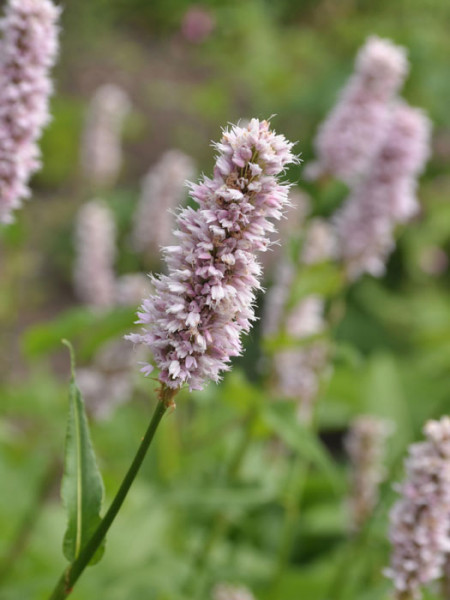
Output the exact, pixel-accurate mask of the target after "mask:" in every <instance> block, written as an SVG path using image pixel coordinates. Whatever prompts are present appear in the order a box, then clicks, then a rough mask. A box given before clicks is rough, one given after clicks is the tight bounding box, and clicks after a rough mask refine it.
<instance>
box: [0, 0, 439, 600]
mask: <svg viewBox="0 0 450 600" xmlns="http://www.w3.org/2000/svg"><path fill="white" fill-rule="evenodd" d="M62 4H63V8H64V12H63V18H62V21H63V25H62V36H61V44H62V54H61V59H60V62H59V65H58V67H57V69H56V72H55V82H56V90H57V93H56V96H55V97H54V99H53V102H52V113H53V122H52V124H51V125H50V127H49V128H48V129H47V131H46V133H45V135H44V138H43V141H42V148H43V153H44V168H43V169H42V171H41V172H40V173H39V174H38V175H37V176H36V177H35V179H34V182H33V187H34V198H33V200H32V201H31V202H29V203H27V204H26V206H25V207H24V209H23V210H21V211H20V212H19V213H18V214H17V222H16V223H15V224H14V225H12V226H10V227H8V228H6V229H4V230H2V231H0V277H1V294H0V340H1V344H0V411H1V412H0V481H1V482H2V483H1V493H0V532H1V534H0V600H16V599H17V600H24V599H28V598H39V599H41V598H42V599H44V598H47V596H48V595H49V593H50V590H51V589H52V587H53V585H54V583H55V581H56V578H57V577H58V576H59V574H60V571H61V569H62V568H63V566H64V564H65V561H64V559H63V556H62V552H61V545H62V537H63V533H64V530H65V515H64V511H63V509H62V507H61V504H60V501H59V473H60V470H61V462H60V461H61V460H62V456H63V445H64V436H65V421H66V416H67V410H68V401H67V389H68V378H69V358H68V355H67V351H66V349H65V348H64V347H63V346H62V345H61V344H60V339H61V338H62V337H67V338H69V339H70V340H71V341H72V342H73V344H74V346H75V348H76V351H77V357H78V362H79V364H80V365H82V364H88V363H89V361H90V360H91V359H92V357H93V356H94V354H95V352H96V350H97V349H98V348H99V347H100V345H101V344H102V343H103V342H104V341H106V340H107V339H112V338H114V337H117V336H120V335H122V334H123V333H125V332H127V331H128V330H129V329H130V328H131V327H132V324H133V321H134V311H133V310H128V309H121V310H117V311H114V312H113V313H112V314H107V315H102V316H98V315H92V314H91V313H90V312H89V311H88V310H87V309H85V308H83V307H82V306H80V305H79V304H78V302H77V300H76V299H75V297H74V292H73V289H72V264H73V245H72V229H73V219H74V216H75V214H76V211H77V210H78V208H79V207H80V206H81V204H82V203H83V202H85V201H86V200H88V199H90V198H89V196H88V195H87V191H86V190H85V189H84V188H83V186H82V185H81V184H80V178H79V171H80V169H79V149H80V135H81V128H82V123H83V117H84V114H85V110H86V106H87V102H88V100H89V98H90V97H91V95H92V93H93V92H94V90H95V89H96V88H97V87H98V86H99V85H100V84H102V83H108V82H115V83H118V84H120V85H122V86H123V87H124V88H125V89H126V90H127V91H128V93H129V94H130V96H131V98H132V102H133V111H132V114H131V116H130V117H129V118H128V119H127V122H126V128H125V138H124V153H125V164H124V167H123V170H122V173H121V177H120V180H119V183H118V185H117V186H116V187H115V189H114V190H112V191H110V192H108V193H107V194H106V196H105V200H106V201H107V203H108V204H109V205H110V207H111V208H112V210H113V211H114V214H115V217H116V222H117V225H118V230H119V255H118V259H117V263H116V267H117V271H118V273H119V274H121V273H126V272H131V271H145V270H146V268H147V267H146V265H145V263H144V262H143V261H142V259H140V258H139V257H137V256H136V255H135V254H134V253H133V252H132V251H131V245H130V240H129V230H130V223H131V219H132V216H133V211H134V208H135V206H136V203H137V200H138V197H139V180H140V178H141V177H142V176H143V175H144V174H145V172H146V171H147V169H148V168H149V166H150V165H151V164H152V163H154V162H155V161H156V160H157V159H158V158H159V156H160V155H161V154H162V152H163V151H164V150H166V149H168V148H172V147H177V148H179V149H181V150H183V151H184V152H186V153H187V154H189V155H191V156H193V157H194V158H195V160H196V161H197V162H198V165H199V171H200V172H201V171H204V172H205V173H209V172H210V171H211V168H212V164H213V152H212V151H211V148H210V146H209V143H210V140H211V139H214V140H216V139H218V137H219V136H220V127H222V126H224V125H226V124H227V123H228V122H235V121H237V120H239V119H240V118H248V117H251V116H256V117H259V118H265V117H269V116H270V115H276V116H275V117H274V118H273V125H274V127H275V129H276V130H277V131H279V132H281V133H284V134H285V135H286V136H287V137H288V138H289V139H291V140H297V139H298V140H299V143H298V145H297V148H298V151H299V152H300V153H301V154H302V158H303V159H304V160H305V162H307V161H308V160H309V159H310V158H311V157H312V139H313V136H314V133H315V131H316V128H317V125H318V124H319V123H320V121H321V120H322V119H323V117H324V116H325V114H326V113H327V111H328V110H329V109H330V108H331V106H332V105H333V103H334V101H335V98H336V93H337V92H338V90H339V89H340V88H341V87H342V85H343V84H344V82H345V81H346V79H347V77H348V75H349V74H350V73H351V70H352V63H353V59H354V56H355V53H356V51H357V49H358V48H359V47H360V46H361V44H362V43H363V42H364V40H365V38H366V37H367V36H368V35H369V34H378V35H380V36H385V37H389V38H391V39H392V40H393V41H395V42H396V43H398V44H402V45H404V46H406V47H407V48H408V50H409V58H410V62H411V73H410V76H409V78H408V79H407V82H406V86H405V89H404V92H403V95H404V96H405V97H406V99H407V100H408V101H409V102H410V103H411V104H412V105H414V106H420V107H422V108H424V109H425V110H426V111H427V112H428V113H429V115H430V117H431V119H432V121H433V124H434V135H433V156H432V159H431V160H430V162H429V165H428V168H427V171H426V173H425V175H424V176H423V178H422V180H421V186H420V191H419V196H420V199H421V203H422V206H423V213H422V215H421V216H420V218H418V219H417V220H416V221H415V222H414V223H412V224H411V225H409V226H408V227H407V228H405V229H404V230H403V231H401V232H399V242H398V246H397V249H396V251H395V252H394V254H393V255H392V256H391V258H390V261H389V264H388V270H387V273H386V276H385V277H384V278H382V279H380V280H376V279H374V278H371V277H369V276H366V277H363V278H362V279H360V280H359V281H358V282H357V283H355V284H354V285H353V286H351V287H350V288H349V289H348V290H346V292H345V298H343V299H342V301H343V303H344V304H345V312H343V318H342V319H341V320H339V321H338V322H337V323H336V324H335V325H334V326H333V329H332V338H333V340H334V343H335V351H334V358H333V372H332V375H331V379H330V381H329V382H328V383H327V385H326V386H324V389H323V391H322V393H321V397H320V398H319V402H318V408H317V428H318V431H319V433H320V436H319V437H320V443H317V442H316V441H315V440H314V437H313V436H311V435H310V434H308V432H306V431H304V430H303V429H302V427H300V426H297V425H296V424H295V420H294V419H292V418H291V415H290V413H289V411H290V410H291V408H292V407H290V406H284V405H282V404H277V403H275V404H274V402H273V397H272V396H271V395H270V393H269V390H268V386H267V385H266V381H267V380H266V376H267V374H266V373H265V372H264V366H262V367H261V365H264V362H261V353H262V351H261V344H260V338H259V333H258V331H259V330H258V327H256V329H255V330H254V331H253V332H252V333H251V334H250V335H249V336H248V337H247V339H246V347H247V349H246V354H245V356H244V357H243V358H242V359H239V360H236V361H235V364H234V368H233V370H232V372H231V373H230V374H228V375H227V376H226V377H225V380H224V382H223V383H222V384H221V385H220V386H215V385H210V386H209V387H208V388H207V389H206V390H205V391H204V392H201V393H199V392H196V393H194V394H192V395H189V394H187V393H185V392H182V393H181V394H180V395H179V396H178V399H177V409H176V411H175V412H173V413H172V414H171V415H169V416H168V417H167V418H166V419H165V420H164V422H163V424H162V426H161V428H160V430H159V431H158V435H157V438H156V441H155V446H154V447H153V448H152V450H151V452H150V454H149V456H148V457H147V459H146V462H145V464H144V467H143V469H142V472H141V474H140V475H139V477H138V480H137V481H136V483H135V485H134V486H133V488H132V491H131V493H130V495H129V497H128V499H127V501H126V503H125V506H124V508H123V510H122V511H121V514H120V516H119V518H118V519H117V522H116V523H115V524H114V526H113V528H112V530H111V531H110V533H109V535H108V539H107V546H106V553H105V556H104V558H103V560H102V562H101V563H100V564H99V566H97V567H96V568H95V569H92V570H91V569H89V570H88V571H87V572H86V573H85V575H84V576H83V578H82V579H81V580H80V582H79V583H78V585H77V588H76V589H75V591H74V593H73V598H74V600H84V599H86V600H87V599H88V598H89V599H90V598H99V599H103V598H108V599H109V600H116V599H117V600H135V599H138V598H139V599H140V598H149V599H152V600H153V599H154V600H180V599H182V598H188V597H189V598H193V597H194V596H193V595H192V594H190V595H186V592H183V591H182V589H183V586H184V585H185V584H186V582H188V583H189V582H191V583H189V585H192V580H193V579H195V580H196V581H197V584H198V585H200V584H202V585H203V588H202V589H203V590H204V592H203V594H204V595H203V596H202V600H206V599H207V598H209V597H210V596H209V591H208V590H209V588H210V587H211V585H213V584H214V583H216V582H218V581H231V582H237V583H244V584H246V585H248V586H249V587H250V588H251V589H252V590H253V592H254V594H255V597H256V598H258V599H259V600H298V599H299V598H307V599H308V600H331V599H333V600H347V599H348V600H353V599H356V598H358V600H384V599H387V598H389V597H390V583H389V581H387V580H386V579H385V578H384V577H383V576H382V575H381V569H382V568H383V567H384V566H385V565H386V564H387V561H388V555H389V547H388V542H387V538H386V536H387V513H388V508H389V506H390V505H391V503H392V501H393V498H394V494H393V492H392V491H391V484H392V482H393V481H395V480H398V478H399V477H401V473H402V469H401V461H402V458H403V456H404V454H405V450H406V447H407V445H408V444H409V443H411V442H412V441H414V440H416V439H418V438H419V437H420V431H421V428H422V425H423V423H424V421H425V420H426V419H428V418H433V417H439V416H441V415H442V414H445V413H446V412H448V407H449V377H448V373H449V368H450V302H449V292H450V272H449V270H448V269H445V270H444V271H443V272H442V273H440V274H439V275H430V274H427V273H426V272H424V270H423V268H422V265H423V263H422V258H423V255H424V254H423V253H424V251H427V249H429V248H433V247H436V246H437V247H439V248H442V249H443V250H444V251H446V252H447V253H448V252H449V251H450V203H449V198H450V111H449V110H448V105H449V98H450V76H449V72H450V58H449V57H450V36H449V35H448V23H449V22H450V4H449V3H448V2H447V0H398V1H396V2H390V1H388V0H377V1H376V2H375V1H374V0H359V1H358V0H342V1H339V2H337V1H334V0H295V1H294V0H277V1H276V2H271V1H269V0H267V1H265V0H229V1H225V0H209V1H207V0H204V1H203V2H202V6H204V7H206V8H208V10H210V11H211V14H212V15H213V18H214V19H215V22H216V26H215V29H214V31H213V33H212V34H211V35H210V37H209V38H207V39H206V40H205V41H204V42H203V43H201V44H192V43H189V42H188V41H186V39H184V38H183V36H182V35H181V33H180V26H181V21H182V18H183V15H184V14H185V12H186V10H187V9H188V8H189V6H191V4H192V3H190V2H188V1H187V0H151V1H150V0H67V1H66V2H62ZM288 177H289V179H290V180H291V181H293V182H299V183H300V185H301V187H303V188H304V189H305V190H307V191H308V193H310V194H311V196H312V198H313V207H312V208H313V214H315V215H322V216H328V215H329V214H331V212H332V211H333V210H334V208H335V207H336V206H337V205H338V204H339V203H340V201H341V200H342V199H343V198H344V197H345V194H346V190H345V188H344V187H343V186H342V185H340V184H333V185H329V186H327V187H325V188H322V187H319V186H317V185H312V184H307V183H305V182H303V181H302V167H301V166H300V167H295V168H293V169H291V170H290V171H289V173H288ZM299 233H300V232H299ZM304 277H305V280H304V281H305V286H306V287H308V285H310V287H311V288H312V290H316V289H319V290H322V291H323V290H325V292H324V293H325V294H326V293H329V295H330V296H331V295H332V294H333V286H332V285H330V273H329V272H328V271H326V270H325V271H324V272H317V271H314V272H313V271H311V272H307V273H305V274H304ZM308 278H309V279H308ZM310 282H312V283H310ZM269 284H270V281H267V282H266V285H269ZM326 290H328V292H327V291H326ZM153 403H154V394H153V384H152V382H150V381H148V380H145V379H144V378H143V377H141V376H138V377H137V378H136V386H135V393H134V397H133V400H132V402H130V403H128V404H125V405H123V406H120V407H119V408H118V409H117V410H116V411H115V412H114V413H113V414H112V415H111V417H110V418H108V419H107V420H105V421H97V422H94V423H92V424H91V434H92V438H93V441H94V444H95V447H96V451H97V456H98V461H99V465H100V468H101V470H102V473H103V476H104V480H105V487H106V504H108V501H109V500H110V499H111V497H112V495H113V494H114V493H115V490H116V489H117V487H118V485H119V483H120V481H121V478H122V476H123V474H124V472H125V470H126V468H127V467H128V464H129V462H130V460H131V457H132V456H133V454H134V452H135V450H136V448H137V445H138V444H139V441H140V438H141V436H142V434H143V429H144V427H145V425H144V424H145V423H146V422H147V420H148V419H149V415H150V411H151V408H152V405H153ZM360 413H370V414H374V415H377V416H382V417H387V418H389V419H392V420H393V421H394V422H395V426H396V429H395V434H394V435H393V436H392V438H391V439H390V442H389V444H390V445H389V452H388V456H387V468H388V474H389V476H388V481H387V482H386V484H385V485H384V486H383V489H382V501H381V503H380V506H379V507H378V509H377V511H376V513H375V515H374V517H373V519H372V520H371V522H370V523H369V525H368V527H367V529H366V530H364V533H363V535H361V536H360V537H359V538H356V539H354V538H351V537H350V536H349V534H348V514H347V508H346V497H347V494H348V462H347V459H346V457H345V453H344V450H343V445H342V439H343V435H344V434H345V432H346V430H347V428H348V425H349V423H350V422H351V420H352V418H353V417H354V416H356V415H358V414H360ZM249 415H250V416H249ZM246 432H248V433H249V439H250V443H248V444H247V447H246V449H245V453H244V452H242V456H241V454H240V449H241V447H242V444H243V443H244V442H245V441H246V438H245V436H246ZM280 438H282V439H283V440H284V445H281V444H280V441H279V440H280ZM247 441H248V440H247ZM286 448H289V450H286ZM298 457H300V458H298ZM234 460H236V461H237V462H238V463H239V469H235V472H234V473H231V475H230V472H229V469H228V472H227V465H229V464H230V463H232V462H233V461H234ZM295 465H296V466H295ZM298 465H300V468H301V469H303V471H302V472H303V474H304V477H303V478H302V485H301V494H300V493H298V494H296V495H295V500H294V505H296V507H297V510H298V515H297V518H296V519H295V526H294V528H293V531H292V535H293V547H292V552H291V553H290V554H289V557H288V560H287V564H286V566H285V568H284V570H283V571H282V573H278V571H277V555H278V553H279V545H280V535H281V531H282V528H283V519H284V514H285V510H284V509H285V508H286V507H288V509H289V507H291V505H292V497H291V496H292V495H290V489H289V486H288V485H287V482H288V481H289V480H290V473H291V472H292V469H293V468H297V467H298ZM27 515H28V517H29V518H28V520H27V519H26V516H27ZM24 519H25V521H24ZM218 520H219V522H220V521H222V523H225V524H226V525H225V526H224V527H223V534H221V535H218V536H217V540H216V541H215V543H214V544H213V547H212V551H211V553H210V556H209V560H208V563H207V564H206V565H205V566H204V568H203V569H199V568H198V565H197V567H196V560H197V559H196V557H198V553H199V550H200V549H201V548H202V545H203V544H204V543H205V540H206V539H208V536H209V535H210V532H211V531H212V530H214V528H215V527H216V524H217V522H218ZM21 524H22V526H23V530H22V532H21V535H19V537H17V534H18V528H19V527H21ZM12 540H16V541H18V545H17V548H13V549H12V548H11V543H12ZM11 553H12V554H11ZM8 557H10V558H11V559H12V560H11V562H7V560H9V559H8ZM197 562H198V561H197ZM438 597H439V596H438V595H435V596H434V595H432V594H429V595H428V596H427V598H428V600H431V599H432V598H438Z"/></svg>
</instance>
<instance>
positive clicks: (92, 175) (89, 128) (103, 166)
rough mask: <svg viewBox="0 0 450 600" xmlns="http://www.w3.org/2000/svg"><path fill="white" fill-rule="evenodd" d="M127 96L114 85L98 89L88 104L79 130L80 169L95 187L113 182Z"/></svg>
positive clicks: (118, 165)
mask: <svg viewBox="0 0 450 600" xmlns="http://www.w3.org/2000/svg"><path fill="white" fill-rule="evenodd" d="M130 107H131V103H130V99H129V98H128V94H127V93H126V92H125V90H123V89H122V88H121V87H119V86H118V85H115V84H112V83H108V84H105V85H102V86H100V87H99V88H98V89H97V90H96V91H95V93H94V96H93V98H92V100H91V102H90V105H89V109H88V113H87V115H86V121H85V124H84V129H83V139H82V144H81V167H82V171H83V174H84V176H85V177H86V179H87V180H88V181H89V182H90V183H91V184H92V185H93V186H94V187H95V188H103V187H107V186H110V185H112V184H113V183H115V181H116V179H117V177H118V175H119V171H120V169H121V167H122V140H121V136H122V128H123V124H124V120H125V118H126V116H127V114H128V113H129V111H130Z"/></svg>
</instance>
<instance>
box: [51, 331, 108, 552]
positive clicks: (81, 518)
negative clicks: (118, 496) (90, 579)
mask: <svg viewBox="0 0 450 600" xmlns="http://www.w3.org/2000/svg"><path fill="white" fill-rule="evenodd" d="M63 343H64V344H65V345H66V346H67V347H68V348H69V350H70V357H71V372H72V377H71V380H70V393H69V401H70V407H69V418H68V422H67V433H66V448H65V459H64V475H63V479H62V484H61V497H62V500H63V504H64V506H65V508H66V510H67V513H68V525H67V530H66V533H65V536H64V543H63V551H64V555H65V557H66V558H67V559H68V560H69V561H70V562H72V561H74V560H75V559H76V558H77V557H78V556H79V554H80V552H81V550H82V548H83V546H84V545H85V544H86V542H87V541H88V540H89V538H90V537H91V535H92V534H93V533H94V531H95V529H96V528H97V526H98V524H99V523H100V521H101V518H100V510H101V506H102V500H103V481H102V478H101V475H100V471H99V469H98V467H97V463H96V459H95V454H94V450H93V447H92V442H91V438H90V434H89V427H88V422H87V418H86V413H85V410H84V402H83V398H82V396H81V393H80V391H79V389H78V388H77V386H76V383H75V358H74V352H73V348H72V346H71V345H70V344H69V342H67V341H66V340H63ZM103 552H104V544H102V546H100V548H99V550H98V551H97V553H96V554H95V556H94V558H93V559H92V560H91V564H95V563H96V562H98V561H99V560H100V559H101V557H102V555H103Z"/></svg>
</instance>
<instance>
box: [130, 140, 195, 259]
mask: <svg viewBox="0 0 450 600" xmlns="http://www.w3.org/2000/svg"><path fill="white" fill-rule="evenodd" d="M194 170H195V168H194V161H193V160H192V159H191V158H190V157H189V156H187V155H186V154H184V153H183V152H180V151H179V150H169V151H168V152H166V153H165V154H164V155H163V156H162V157H161V159H160V160H159V162H158V163H157V164H156V165H155V166H154V167H153V168H152V169H150V171H149V172H148V174H147V175H146V176H145V177H144V179H143V181H142V192H141V198H140V201H139V205H138V207H137V210H136V215H135V220H134V230H133V240H134V246H135V248H136V250H138V251H139V252H144V253H145V254H147V255H148V256H149V257H150V258H153V259H154V258H155V257H156V258H158V257H159V254H160V251H161V247H162V246H165V245H167V244H169V243H170V241H171V235H172V228H173V219H174V217H173V211H174V210H175V208H176V207H177V206H179V205H180V204H181V203H182V201H183V200H184V198H185V195H186V181H187V180H188V179H191V178H192V177H193V175H194Z"/></svg>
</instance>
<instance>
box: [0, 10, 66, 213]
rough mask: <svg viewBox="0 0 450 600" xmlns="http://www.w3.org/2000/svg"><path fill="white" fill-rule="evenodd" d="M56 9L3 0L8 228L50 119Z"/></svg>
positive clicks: (0, 54) (1, 188) (0, 90)
mask: <svg viewBox="0 0 450 600" xmlns="http://www.w3.org/2000/svg"><path fill="white" fill-rule="evenodd" d="M59 13H60V11H59V9H58V8H57V7H56V6H54V4H53V3H52V2H50V0H9V2H8V3H7V5H6V14H5V18H4V19H2V21H1V25H0V27H1V30H2V31H3V39H2V40H1V42H0V223H10V222H12V220H13V211H14V210H16V209H18V208H19V207H20V206H21V200H22V199H24V198H29V196H30V190H29V188H28V181H29V179H30V177H31V175H32V174H33V173H35V172H36V171H37V170H38V169H39V168H40V166H41V162H40V150H39V147H38V145H37V142H38V140H39V138H40V136H41V132H42V129H43V127H44V126H45V125H47V123H48V122H49V120H50V115H49V112H48V103H49V97H50V95H51V93H52V90H53V86H52V82H51V81H50V78H49V72H50V69H51V68H52V67H53V64H54V62H55V59H56V55H57V52H58V18H59Z"/></svg>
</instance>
